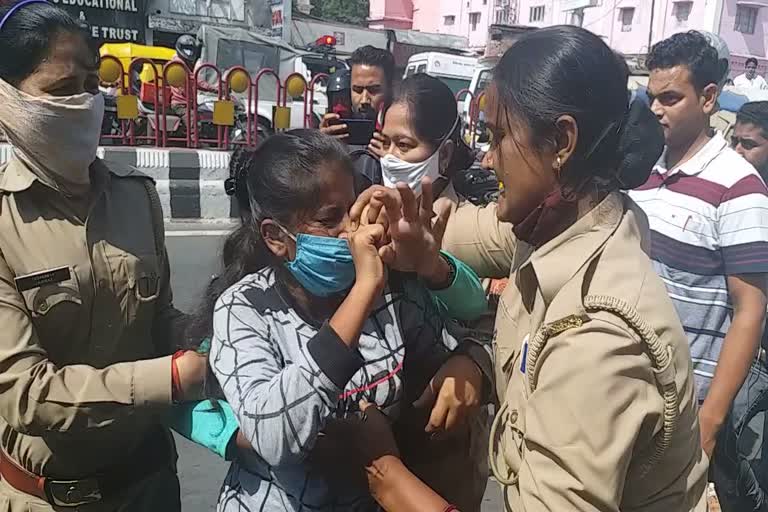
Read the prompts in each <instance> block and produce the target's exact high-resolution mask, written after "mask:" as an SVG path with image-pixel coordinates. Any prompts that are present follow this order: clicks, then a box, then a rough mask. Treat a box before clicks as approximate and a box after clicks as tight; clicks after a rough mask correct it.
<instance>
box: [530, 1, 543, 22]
mask: <svg viewBox="0 0 768 512" xmlns="http://www.w3.org/2000/svg"><path fill="white" fill-rule="evenodd" d="M528 21H530V22H532V23H536V22H539V21H544V6H543V5H537V6H536V7H531V11H530V14H529V16H528Z"/></svg>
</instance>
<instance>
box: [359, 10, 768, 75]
mask: <svg viewBox="0 0 768 512" xmlns="http://www.w3.org/2000/svg"><path fill="white" fill-rule="evenodd" d="M370 9H371V15H370V18H371V27H373V28H407V29H413V30H420V31H422V32H432V33H440V34H453V35H459V36H465V37H468V38H469V42H470V47H471V48H473V49H478V50H479V49H482V48H483V47H484V46H485V43H486V39H487V36H488V26H489V25H490V24H492V23H501V24H519V25H532V26H538V27H544V26H549V25H559V24H574V25H580V26H582V27H584V28H587V29H589V30H591V31H592V32H594V33H596V34H598V35H599V36H600V37H602V38H603V39H605V41H606V43H608V44H609V45H610V46H611V47H613V48H615V49H616V50H618V51H620V52H622V53H624V54H627V55H644V54H645V53H647V51H648V45H649V43H650V44H654V43H657V42H658V41H660V40H662V39H665V38H667V37H669V36H671V35H672V34H675V33H677V32H683V31H686V30H692V29H699V30H708V31H710V32H714V33H717V34H719V35H720V36H721V37H722V38H723V39H724V40H725V41H726V42H727V43H728V47H729V48H730V50H731V55H732V59H731V60H732V62H731V64H732V68H733V71H734V73H740V72H741V70H742V69H743V67H744V61H745V60H746V59H747V57H756V58H757V59H758V60H760V62H761V69H762V70H763V71H765V70H766V69H768V0H370ZM651 20H653V21H651ZM651 25H652V26H651Z"/></svg>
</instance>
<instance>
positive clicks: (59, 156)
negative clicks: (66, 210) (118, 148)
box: [0, 79, 104, 193]
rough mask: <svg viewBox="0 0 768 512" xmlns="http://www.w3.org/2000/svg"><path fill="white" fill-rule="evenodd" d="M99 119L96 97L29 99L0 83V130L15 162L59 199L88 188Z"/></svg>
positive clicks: (101, 110) (101, 107)
mask: <svg viewBox="0 0 768 512" xmlns="http://www.w3.org/2000/svg"><path fill="white" fill-rule="evenodd" d="M103 118H104V98H103V97H102V96H101V95H100V94H98V95H95V96H94V95H93V94H89V93H83V94H77V95H75V96H62V97H54V96H31V95H29V94H26V93H24V92H22V91H20V90H18V89H16V88H15V87H13V86H12V85H10V84H9V83H7V82H5V81H3V80H1V79H0V128H1V129H2V130H3V132H5V135H6V137H7V138H8V141H9V142H10V143H11V145H12V146H13V150H14V154H15V156H16V157H17V158H18V159H19V160H21V162H23V163H24V164H25V165H27V166H28V167H29V168H30V170H31V171H32V172H33V173H35V175H36V176H37V177H38V178H39V179H40V180H42V181H43V182H44V183H46V184H47V185H49V186H53V187H55V188H57V189H59V190H61V191H62V192H64V193H71V192H72V190H73V189H78V188H82V187H83V186H84V185H88V184H89V183H90V171H89V168H90V165H91V164H92V163H93V161H94V160H96V152H97V150H98V148H99V136H100V134H101V123H102V120H103Z"/></svg>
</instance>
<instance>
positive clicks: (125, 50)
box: [99, 43, 176, 95]
mask: <svg viewBox="0 0 768 512" xmlns="http://www.w3.org/2000/svg"><path fill="white" fill-rule="evenodd" d="M99 54H100V55H101V56H102V57H104V56H105V55H110V56H112V57H115V58H117V59H118V60H119V61H120V63H121V64H122V65H123V69H124V70H126V71H127V70H128V69H129V68H130V65H131V62H133V61H134V59H139V58H143V59H150V60H152V61H153V62H154V63H155V64H156V65H157V69H158V71H159V70H162V68H163V66H164V65H165V63H166V62H168V61H169V60H171V59H173V56H174V55H175V54H176V52H175V50H173V49H171V48H165V47H163V46H144V45H141V44H135V43H105V44H103V45H101V48H100V49H99ZM130 71H131V72H130V73H126V75H125V83H124V84H123V85H124V86H125V87H126V88H127V89H128V90H129V91H131V93H132V94H136V95H139V93H140V89H141V84H154V83H155V70H154V69H153V67H152V66H151V65H150V64H144V65H143V66H141V70H138V69H131V70H130ZM159 74H161V73H159ZM117 94H121V91H119V90H118V91H117Z"/></svg>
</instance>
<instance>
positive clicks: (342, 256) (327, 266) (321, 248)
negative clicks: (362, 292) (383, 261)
mask: <svg viewBox="0 0 768 512" xmlns="http://www.w3.org/2000/svg"><path fill="white" fill-rule="evenodd" d="M280 228H281V229H282V230H283V231H284V232H285V234H286V235H288V236H289V237H291V238H292V239H293V240H294V241H295V242H296V256H295V257H294V258H293V261H286V262H285V266H286V268H288V270H290V272H291V274H293V277H295V278H296V281H298V282H299V284H300V285H301V286H303V287H304V289H305V290H307V291H308V292H309V293H311V294H312V295H315V296H316V297H328V296H329V295H334V294H337V293H340V292H343V291H346V290H349V289H350V288H352V285H353V284H354V283H355V263H354V261H353V260H352V253H351V252H350V251H349V242H348V241H347V240H346V239H343V238H333V237H330V236H316V235H308V234H306V233H299V234H298V235H297V236H294V235H293V234H291V233H290V232H289V231H288V230H287V229H285V228H283V227H282V226H280Z"/></svg>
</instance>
